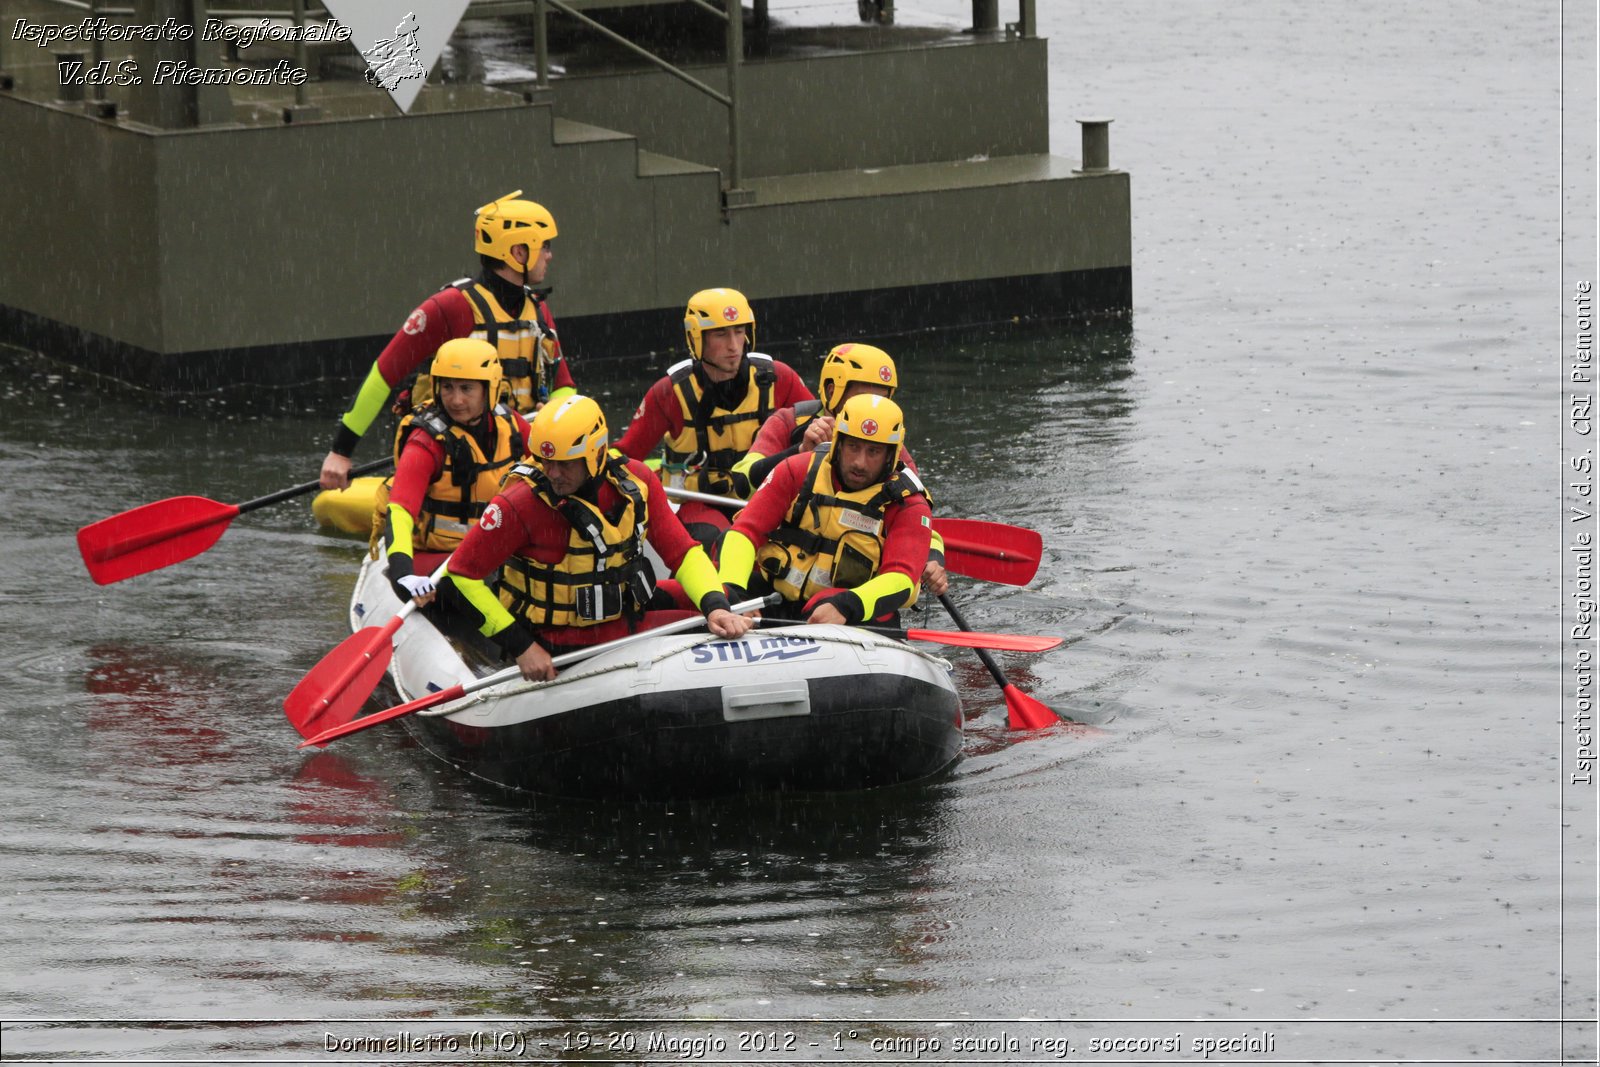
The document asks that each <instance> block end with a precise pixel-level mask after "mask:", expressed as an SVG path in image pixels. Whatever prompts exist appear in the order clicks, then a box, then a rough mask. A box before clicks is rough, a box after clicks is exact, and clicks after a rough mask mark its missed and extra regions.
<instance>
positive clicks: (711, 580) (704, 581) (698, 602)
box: [673, 545, 722, 611]
mask: <svg viewBox="0 0 1600 1067" xmlns="http://www.w3.org/2000/svg"><path fill="white" fill-rule="evenodd" d="M673 577H674V578H676V579H678V581H679V582H681V583H683V591H684V592H685V593H687V594H689V601H690V603H692V604H694V605H695V606H696V607H698V608H700V610H701V611H704V610H705V607H704V600H705V596H706V594H707V593H720V592H722V582H721V581H719V580H718V578H717V568H716V566H715V565H714V564H713V563H712V562H711V557H710V556H708V555H706V550H705V548H704V547H703V546H701V545H695V546H694V547H693V548H691V549H690V550H689V554H688V555H686V556H684V557H683V562H682V563H680V564H679V565H678V572H677V573H676V574H674V575H673Z"/></svg>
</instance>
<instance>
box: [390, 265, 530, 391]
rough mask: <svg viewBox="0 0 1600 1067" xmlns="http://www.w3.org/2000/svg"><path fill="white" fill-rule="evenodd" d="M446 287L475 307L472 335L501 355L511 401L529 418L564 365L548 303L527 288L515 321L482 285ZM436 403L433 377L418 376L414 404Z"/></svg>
mask: <svg viewBox="0 0 1600 1067" xmlns="http://www.w3.org/2000/svg"><path fill="white" fill-rule="evenodd" d="M446 288H450V289H459V290H460V291H461V295H462V296H465V297H466V298H467V303H469V304H471V305H472V322H473V326H472V333H471V334H469V335H468V336H470V337H476V338H478V339H479V340H483V341H488V342H489V343H490V344H492V345H494V347H495V351H496V352H498V353H500V370H501V373H502V374H504V375H505V380H506V387H507V388H508V389H509V391H510V396H509V400H508V402H509V403H510V405H511V406H512V407H513V408H515V409H516V410H517V411H519V412H521V413H522V414H524V415H526V414H528V413H529V412H531V411H532V410H533V409H534V408H536V407H538V406H539V405H540V404H541V403H543V402H544V401H546V400H548V399H550V387H551V380H552V376H553V375H554V373H555V365H556V364H557V363H558V362H560V355H559V350H558V349H557V348H556V331H555V327H553V326H551V325H550V323H549V322H548V321H546V319H545V317H544V299H543V298H542V297H540V296H539V295H538V294H537V293H535V292H533V291H531V290H528V289H524V290H523V293H524V297H523V304H522V310H521V311H520V312H519V313H518V316H517V317H516V318H512V317H511V316H510V315H509V314H508V313H507V312H506V310H505V309H504V308H503V307H501V306H500V302H499V301H498V300H496V299H495V296H494V293H492V292H490V291H489V289H488V288H487V287H485V286H484V285H483V284H482V283H481V282H476V281H473V280H472V279H471V278H458V279H456V280H455V281H453V282H451V283H450V284H449V285H448V286H446ZM432 399H433V377H432V375H430V374H428V373H427V372H426V371H424V372H422V373H420V374H418V375H417V383H416V385H414V386H413V387H412V389H411V402H412V404H413V405H416V406H419V407H420V406H421V405H423V404H426V403H428V402H429V401H431V400H432Z"/></svg>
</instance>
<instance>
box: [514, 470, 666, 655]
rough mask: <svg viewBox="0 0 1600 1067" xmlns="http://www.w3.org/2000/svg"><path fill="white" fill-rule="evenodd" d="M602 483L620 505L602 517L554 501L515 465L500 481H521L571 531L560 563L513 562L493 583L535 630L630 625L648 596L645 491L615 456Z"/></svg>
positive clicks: (575, 502) (545, 483)
mask: <svg viewBox="0 0 1600 1067" xmlns="http://www.w3.org/2000/svg"><path fill="white" fill-rule="evenodd" d="M601 476H602V478H603V479H604V480H605V481H606V482H608V483H610V485H611V487H612V488H613V489H615V490H616V491H617V495H618V496H620V497H621V503H620V504H619V505H617V506H616V507H615V508H613V509H612V514H609V515H608V514H606V513H605V512H603V511H602V510H601V509H600V508H599V507H598V506H597V505H596V504H594V503H592V502H590V501H588V500H583V499H580V498H578V497H577V496H575V495H574V496H564V497H563V496H557V495H556V494H555V491H554V490H553V489H552V488H551V487H550V481H549V479H548V478H546V477H545V474H544V471H543V470H541V469H540V468H539V467H537V466H534V465H531V464H518V465H517V466H515V467H513V468H512V469H511V473H510V475H508V476H507V481H508V482H509V481H510V479H512V478H520V479H521V480H522V481H524V482H527V483H528V485H530V486H531V487H532V488H533V491H534V495H535V496H537V497H538V498H539V499H540V500H542V501H544V502H545V503H546V504H548V505H549V506H550V507H552V508H554V509H555V510H556V511H557V512H558V513H559V514H560V515H561V517H562V518H564V519H566V520H567V523H568V525H569V526H570V527H571V530H570V532H569V533H568V535H567V552H566V555H564V556H563V557H561V559H560V560H559V561H558V562H556V563H542V562H540V561H539V560H536V559H529V558H527V557H526V556H520V555H514V556H512V557H511V558H510V559H509V560H507V561H506V564H505V567H504V568H503V569H502V571H501V575H500V602H501V603H502V604H504V605H505V606H506V610H508V611H510V612H511V614H512V615H514V616H516V617H518V618H522V619H526V620H527V621H528V622H530V623H532V624H533V625H535V626H595V625H598V624H599V623H602V622H610V621H611V620H612V619H619V618H622V617H623V616H627V617H628V618H629V619H637V618H638V617H639V616H640V615H642V614H644V606H645V604H646V603H648V602H649V600H650V597H651V595H652V594H654V592H655V571H654V569H653V568H652V567H651V565H650V561H649V559H647V558H646V557H645V553H644V544H645V538H646V536H647V534H648V529H647V527H648V525H649V494H650V490H649V489H648V488H647V487H646V486H644V485H641V484H639V482H637V481H636V480H635V479H634V477H633V475H632V473H631V472H630V471H629V470H628V467H627V462H626V461H625V460H624V459H623V458H622V457H621V455H620V454H618V453H616V452H612V453H610V454H609V455H608V456H607V457H606V465H605V468H604V470H603V471H602V475H601Z"/></svg>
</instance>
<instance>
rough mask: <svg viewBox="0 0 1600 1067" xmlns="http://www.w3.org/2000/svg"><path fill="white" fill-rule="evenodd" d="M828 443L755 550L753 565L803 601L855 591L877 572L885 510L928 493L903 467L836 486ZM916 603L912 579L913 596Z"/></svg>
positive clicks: (777, 587)
mask: <svg viewBox="0 0 1600 1067" xmlns="http://www.w3.org/2000/svg"><path fill="white" fill-rule="evenodd" d="M830 452H831V447H830V446H829V445H820V446H818V448H817V450H816V451H815V452H814V453H812V458H811V466H810V467H809V468H808V469H807V470H806V478H805V482H804V485H803V488H802V489H801V490H800V492H799V494H798V495H797V496H796V497H795V499H794V503H793V504H791V505H790V506H789V510H788V512H787V513H786V514H785V515H784V517H783V522H782V523H780V524H779V526H778V528H777V529H775V530H773V531H772V533H771V534H770V535H768V537H767V543H766V544H764V545H762V546H761V550H760V551H759V552H757V553H756V563H757V565H758V566H760V567H761V570H762V572H763V573H764V574H766V576H767V579H768V581H770V582H771V583H772V588H773V589H775V590H777V591H778V592H779V593H781V594H783V597H784V599H785V600H791V601H802V602H803V601H806V600H809V599H810V598H811V597H813V596H815V595H816V594H817V593H819V592H821V591H822V590H824V589H828V588H833V587H837V588H841V589H854V588H855V587H856V586H858V585H861V584H862V583H864V582H866V581H868V580H869V579H871V578H873V577H874V576H875V575H876V574H877V573H878V564H879V563H880V562H881V561H882V559H883V513H884V511H885V509H887V508H888V506H889V505H890V504H893V503H895V502H896V501H900V500H904V499H906V498H907V497H910V496H915V495H917V494H919V493H920V494H922V495H923V496H927V490H926V489H925V488H923V485H922V481H921V479H919V478H918V477H917V476H916V474H915V473H913V472H912V471H909V470H907V469H906V468H905V467H904V466H903V465H902V466H897V467H896V468H895V470H894V473H893V474H892V475H891V476H890V477H889V478H888V480H886V481H883V482H878V483H876V484H874V485H869V486H867V487H866V488H865V489H859V490H856V491H853V492H852V491H849V490H845V489H835V488H834V485H833V464H831V463H830V462H829V461H828V457H829V455H830ZM916 602H917V585H916V583H915V582H913V584H912V587H911V599H910V600H908V601H907V602H906V603H905V604H904V605H903V606H904V607H910V606H911V605H913V604H915V603H916Z"/></svg>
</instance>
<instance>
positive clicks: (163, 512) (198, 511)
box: [78, 456, 394, 585]
mask: <svg viewBox="0 0 1600 1067" xmlns="http://www.w3.org/2000/svg"><path fill="white" fill-rule="evenodd" d="M393 463H394V457H393V456H386V457H384V458H383V459H375V460H373V461H372V462H371V463H364V464H362V465H361V466H359V467H357V468H355V469H354V470H352V471H351V472H350V473H351V474H366V473H368V472H370V471H375V470H377V469H379V468H380V467H387V466H389V465H391V464H393ZM320 488H322V486H321V484H320V483H319V482H307V483H305V484H304V485H296V486H293V487H291V488H289V489H280V490H279V491H278V492H276V493H268V494H267V495H266V496H262V497H257V498H256V499H254V500H247V501H245V502H244V503H243V504H223V503H219V502H218V501H215V500H208V499H206V498H205V497H203V496H175V497H169V498H167V499H166V500H158V501H156V502H155V503H154V504H145V505H144V506H142V507H137V508H133V509H131V510H129V511H124V512H121V513H119V514H116V515H112V516H110V517H108V518H104V519H101V520H100V521H98V522H91V523H90V524H89V525H87V526H84V527H81V528H80V529H79V530H78V551H79V552H80V553H82V555H83V563H84V566H86V567H88V568H89V577H91V578H93V579H94V580H95V584H97V585H110V584H111V583H112V582H120V581H122V580H123V579H124V578H132V577H133V576H134V575H136V574H145V573H147V572H149V571H153V570H159V569H161V568H162V567H170V566H171V565H172V564H174V563H181V562H182V561H184V560H186V559H188V558H189V557H191V556H198V555H199V554H200V553H202V552H204V551H205V550H206V549H208V548H210V547H211V546H212V545H214V544H216V543H217V538H219V537H221V536H222V532H223V531H224V530H226V529H227V528H228V524H229V523H230V522H232V521H233V520H234V518H235V517H236V516H238V515H243V514H244V513H245V512H247V511H254V510H255V509H257V508H264V507H266V506H267V505H269V504H277V503H280V502H281V501H284V500H288V499H290V498H291V497H297V496H300V495H301V494H302V493H309V492H311V491H312V490H313V489H320Z"/></svg>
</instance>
